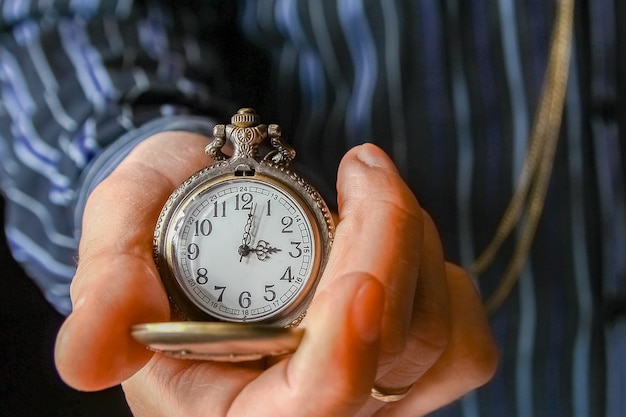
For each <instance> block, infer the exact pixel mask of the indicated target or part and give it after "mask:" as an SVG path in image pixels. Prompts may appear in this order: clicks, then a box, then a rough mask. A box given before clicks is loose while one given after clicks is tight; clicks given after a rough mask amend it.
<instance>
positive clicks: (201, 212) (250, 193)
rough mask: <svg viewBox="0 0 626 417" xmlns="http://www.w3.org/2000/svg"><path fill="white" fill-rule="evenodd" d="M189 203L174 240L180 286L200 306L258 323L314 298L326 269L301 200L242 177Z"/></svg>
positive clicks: (223, 316) (176, 226) (231, 318)
mask: <svg viewBox="0 0 626 417" xmlns="http://www.w3.org/2000/svg"><path fill="white" fill-rule="evenodd" d="M183 204H184V205H183V207H182V210H181V211H180V212H179V213H178V216H177V217H176V218H174V219H172V220H173V223H174V227H172V228H170V229H169V232H168V234H169V236H168V241H170V242H172V245H171V247H170V248H171V258H172V260H173V264H174V265H175V266H174V269H175V273H174V275H175V277H176V280H177V282H178V285H179V286H180V287H181V289H182V290H183V292H185V294H186V295H187V297H188V298H189V299H190V300H191V301H192V302H193V304H195V305H196V306H197V307H198V308H199V309H200V310H202V311H204V312H206V313H208V314H210V315H212V316H215V317H216V318H219V319H221V320H226V321H239V322H244V321H247V322H255V321H261V320H268V319H270V318H272V317H275V316H277V315H282V314H283V313H285V312H287V311H288V310H289V307H290V306H291V305H292V304H293V303H294V302H295V301H301V298H302V297H304V296H306V293H307V292H308V290H309V289H310V288H309V286H310V285H309V281H313V280H314V277H315V275H316V274H317V268H318V262H317V261H316V256H315V253H316V250H317V248H316V246H315V245H316V234H315V229H314V228H313V226H312V223H311V222H312V221H313V220H312V219H311V215H310V213H309V212H308V211H307V210H306V209H305V208H304V206H303V204H301V203H300V202H299V201H298V200H297V199H296V198H294V197H293V196H291V195H290V194H289V193H287V192H285V191H284V190H283V189H281V188H279V187H278V186H276V185H275V184H273V183H270V182H266V181H259V180H257V179H253V178H246V177H241V178H237V179H230V180H228V181H221V182H217V183H215V184H214V185H211V186H209V187H208V188H206V189H204V190H203V191H201V192H199V193H198V194H197V195H195V196H194V197H193V198H191V199H189V200H188V202H187V203H183ZM312 276H313V278H311V277H312ZM295 304H298V303H295Z"/></svg>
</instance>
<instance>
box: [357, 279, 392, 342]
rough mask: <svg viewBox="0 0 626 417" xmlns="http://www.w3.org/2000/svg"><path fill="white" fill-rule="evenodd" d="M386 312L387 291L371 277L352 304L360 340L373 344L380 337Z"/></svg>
mask: <svg viewBox="0 0 626 417" xmlns="http://www.w3.org/2000/svg"><path fill="white" fill-rule="evenodd" d="M384 310H385V289H384V288H383V286H382V284H381V283H379V282H378V281H377V280H376V279H375V278H374V277H370V279H368V280H367V281H366V282H365V283H364V284H363V285H362V286H361V287H360V288H359V290H358V291H357V293H356V295H355V297H354V301H353V304H352V323H353V325H354V329H355V331H356V333H357V335H358V336H359V338H360V339H361V340H362V341H363V342H365V343H368V344H369V343H373V342H375V341H376V340H378V338H379V337H380V332H381V327H382V317H383V312H384Z"/></svg>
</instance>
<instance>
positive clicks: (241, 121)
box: [230, 107, 259, 127]
mask: <svg viewBox="0 0 626 417" xmlns="http://www.w3.org/2000/svg"><path fill="white" fill-rule="evenodd" d="M230 123H231V124H233V125H235V126H237V127H251V126H256V125H257V124H259V115H258V114H256V112H255V111H254V109H251V108H249V107H246V108H243V109H239V110H237V114H235V115H233V117H231V119H230Z"/></svg>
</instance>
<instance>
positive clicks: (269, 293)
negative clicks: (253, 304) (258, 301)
mask: <svg viewBox="0 0 626 417" xmlns="http://www.w3.org/2000/svg"><path fill="white" fill-rule="evenodd" d="M272 288H274V286H273V285H266V286H265V295H264V296H263V298H264V299H265V301H268V302H271V301H274V300H275V299H276V291H274V290H273V289H272Z"/></svg>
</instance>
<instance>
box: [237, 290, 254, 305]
mask: <svg viewBox="0 0 626 417" xmlns="http://www.w3.org/2000/svg"><path fill="white" fill-rule="evenodd" d="M250 304H252V294H250V293H249V292H248V291H244V292H242V293H241V294H239V306H240V307H241V308H248V307H250Z"/></svg>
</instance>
